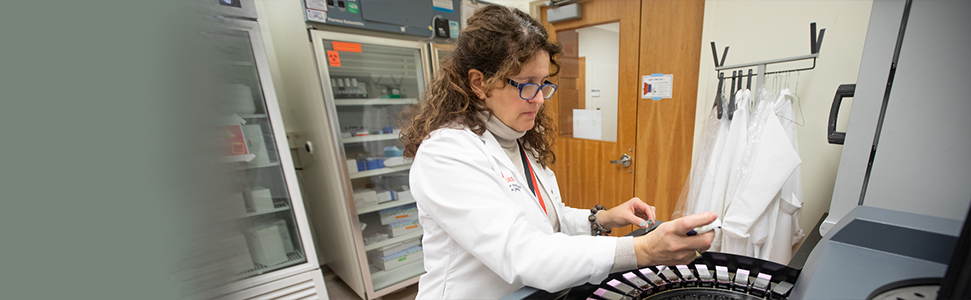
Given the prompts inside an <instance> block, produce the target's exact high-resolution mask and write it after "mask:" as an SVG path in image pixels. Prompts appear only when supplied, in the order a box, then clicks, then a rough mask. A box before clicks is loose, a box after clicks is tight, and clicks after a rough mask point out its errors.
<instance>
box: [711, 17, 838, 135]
mask: <svg viewBox="0 0 971 300" xmlns="http://www.w3.org/2000/svg"><path fill="white" fill-rule="evenodd" d="M824 33H826V28H823V29H820V30H819V37H818V38H817V37H816V22H812V23H809V55H802V56H794V57H788V58H779V59H770V60H763V61H757V62H751V63H744V64H734V65H730V66H726V65H725V57H727V56H728V47H727V46H726V47H725V50H724V52H722V57H721V61H719V60H718V50H717V49H718V48H716V47H715V42H711V55H712V57H713V58H714V59H715V71H716V72H718V93H717V94H716V95H715V106H717V107H718V118H719V119H721V118H722V105H721V104H722V103H721V93H722V86H723V83H724V80H725V74H724V73H722V72H720V71H722V70H734V69H743V68H746V67H758V72H756V73H752V69H749V70H748V75H747V77H748V83H747V84H746V86H747V87H748V88H751V87H752V75H756V80H755V87H756V88H761V87H763V86H764V85H765V75H768V74H775V73H783V72H793V71H806V70H812V69H815V68H816V59H817V58H819V48H820V47H821V46H822V45H823V34H824ZM807 59H812V60H813V66H812V67H808V68H801V69H789V70H779V71H772V72H766V66H768V65H771V64H779V63H785V62H792V61H800V60H807ZM744 77H746V75H745V74H743V73H742V71H741V70H739V71H737V72H735V71H733V72H732V77H731V78H732V85H731V88H730V90H731V95H730V96H729V97H730V100H729V103H728V119H729V120H731V119H732V116H733V115H734V112H735V107H736V105H735V82H736V81H735V80H736V79H738V89H741V88H742V79H743V78H744Z"/></svg>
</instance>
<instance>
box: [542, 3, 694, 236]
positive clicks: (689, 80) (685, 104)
mask: <svg viewBox="0 0 971 300" xmlns="http://www.w3.org/2000/svg"><path fill="white" fill-rule="evenodd" d="M581 4H582V5H583V18H582V19H579V20H569V21H561V22H555V23H552V24H550V23H546V25H547V26H548V29H549V30H550V32H551V35H553V36H554V38H555V39H557V40H558V42H560V43H561V45H563V46H564V52H565V53H564V55H563V57H561V59H560V64H561V72H560V74H559V76H557V78H554V79H553V81H554V82H555V83H557V85H559V86H560V89H559V90H558V91H557V93H556V95H554V97H553V98H551V99H550V100H548V101H547V102H546V103H547V104H546V105H547V108H546V109H547V110H548V111H549V112H550V114H551V115H552V117H553V118H554V120H557V122H558V124H557V125H558V127H559V129H558V133H559V136H558V137H557V139H556V142H555V144H554V147H553V151H554V153H555V154H556V163H554V164H553V165H552V166H551V168H552V169H553V171H554V172H556V176H557V181H558V183H559V186H560V193H561V194H562V197H563V201H564V203H565V204H566V205H567V206H570V207H576V208H589V207H593V206H594V205H595V204H602V205H604V206H607V207H613V206H616V205H619V204H621V203H623V202H624V201H627V200H628V199H630V198H631V197H634V196H636V197H639V198H641V199H643V200H644V201H646V202H647V203H648V204H651V205H654V206H656V207H657V216H658V219H659V220H663V221H667V220H670V218H671V213H672V212H673V210H674V206H675V205H676V204H677V200H678V196H679V195H680V193H681V187H682V185H683V184H684V181H685V178H687V175H688V170H689V169H690V165H691V150H692V149H691V147H692V141H693V135H694V111H695V102H696V98H697V82H698V67H699V63H700V59H701V33H702V25H703V22H704V18H703V17H704V1H702V0H684V1H668V0H643V1H642V0H593V1H584V2H581ZM548 9H549V8H548V7H544V8H543V10H542V15H541V16H542V20H543V21H544V22H545V21H546V20H547V19H546V12H547V10H548ZM615 22H616V23H619V29H620V32H619V36H620V40H619V43H618V51H619V57H620V61H619V65H618V68H617V72H618V74H617V89H618V92H617V99H616V101H617V116H616V120H617V121H616V123H617V124H616V125H617V134H616V140H615V141H602V140H591V139H583V138H577V137H575V136H574V135H575V132H573V120H574V116H573V114H572V113H573V109H584V108H587V105H588V104H589V103H590V102H591V101H592V100H593V99H592V98H590V97H589V95H591V90H594V89H597V87H595V86H590V85H589V84H585V83H586V82H589V80H588V77H589V76H588V75H589V72H586V70H589V69H591V68H592V67H594V66H591V65H589V64H590V63H591V58H590V57H585V56H583V55H581V54H580V53H579V51H577V49H576V47H577V46H578V45H579V44H581V43H583V41H582V40H580V39H579V38H578V36H577V34H576V31H577V30H582V29H583V28H591V27H596V26H603V25H605V24H612V23H615ZM653 73H664V74H674V75H675V83H674V90H673V95H672V98H670V99H663V100H658V101H655V100H650V99H643V100H642V99H640V91H639V90H638V88H639V85H640V81H641V76H642V75H650V74H653ZM604 126H606V125H604ZM624 154H627V155H629V156H630V157H631V159H632V164H631V165H630V167H623V166H621V165H618V164H610V163H609V161H611V160H618V159H620V157H621V155H624ZM634 229H635V228H633V227H632V226H630V227H628V228H624V229H620V230H615V231H614V233H613V234H612V235H624V234H627V233H629V232H630V231H632V230H634Z"/></svg>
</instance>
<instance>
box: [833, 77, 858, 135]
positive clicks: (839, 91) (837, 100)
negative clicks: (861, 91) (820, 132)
mask: <svg viewBox="0 0 971 300" xmlns="http://www.w3.org/2000/svg"><path fill="white" fill-rule="evenodd" d="M855 92H856V84H855V83H851V84H841V85H840V86H839V87H838V88H836V96H835V97H833V106H832V107H830V109H829V128H828V129H827V138H828V140H829V143H830V144H837V145H842V144H843V140H845V139H846V132H836V117H837V115H839V112H840V105H841V104H842V103H843V98H846V97H853V94H854V93H855Z"/></svg>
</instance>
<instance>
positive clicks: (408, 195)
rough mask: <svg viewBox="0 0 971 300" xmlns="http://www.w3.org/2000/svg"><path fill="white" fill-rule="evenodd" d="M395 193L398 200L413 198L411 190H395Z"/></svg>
mask: <svg viewBox="0 0 971 300" xmlns="http://www.w3.org/2000/svg"><path fill="white" fill-rule="evenodd" d="M395 194H396V195H395V196H397V198H398V200H412V199H415V197H414V196H412V195H411V190H404V191H400V192H396V193H395Z"/></svg>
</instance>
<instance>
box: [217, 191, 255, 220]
mask: <svg viewBox="0 0 971 300" xmlns="http://www.w3.org/2000/svg"><path fill="white" fill-rule="evenodd" d="M223 201H225V202H226V206H227V211H229V213H230V215H231V216H234V217H235V216H242V215H245V214H246V213H248V212H249V211H247V210H246V195H244V194H243V193H229V195H227V196H226V198H225V199H224V200H223Z"/></svg>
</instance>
